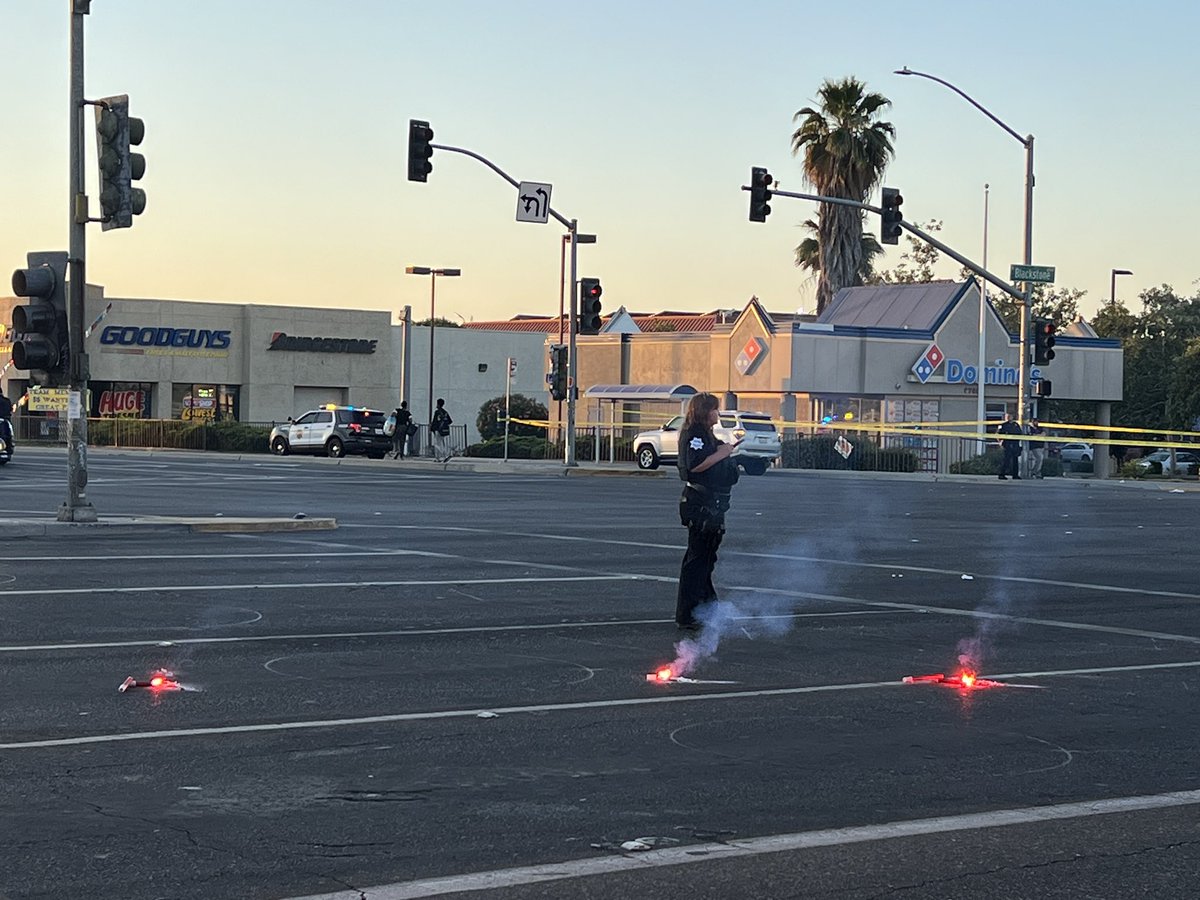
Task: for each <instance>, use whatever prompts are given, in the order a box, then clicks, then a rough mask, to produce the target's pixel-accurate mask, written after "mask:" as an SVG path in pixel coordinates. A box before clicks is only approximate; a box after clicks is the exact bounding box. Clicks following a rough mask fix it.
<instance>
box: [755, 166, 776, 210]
mask: <svg viewBox="0 0 1200 900" xmlns="http://www.w3.org/2000/svg"><path fill="white" fill-rule="evenodd" d="M774 183H775V179H774V178H772V177H771V173H770V172H768V171H767V170H766V169H764V168H763V167H762V166H754V167H753V168H751V169H750V221H751V222H765V221H767V216H769V215H770V214H771V204H770V203H768V202H767V201H768V200H770V199H771V191H770V188H771V185H772V184H774Z"/></svg>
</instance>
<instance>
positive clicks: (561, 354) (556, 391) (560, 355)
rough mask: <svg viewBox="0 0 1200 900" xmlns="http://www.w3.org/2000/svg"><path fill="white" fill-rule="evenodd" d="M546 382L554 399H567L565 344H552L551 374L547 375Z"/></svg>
mask: <svg viewBox="0 0 1200 900" xmlns="http://www.w3.org/2000/svg"><path fill="white" fill-rule="evenodd" d="M546 382H547V383H548V384H549V385H550V396H551V397H552V398H553V399H555V400H566V399H567V348H566V346H565V345H563V344H552V345H551V346H550V374H548V375H547V376H546Z"/></svg>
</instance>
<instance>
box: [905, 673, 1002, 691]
mask: <svg viewBox="0 0 1200 900" xmlns="http://www.w3.org/2000/svg"><path fill="white" fill-rule="evenodd" d="M901 680H902V681H903V682H904V683H905V684H940V685H942V686H943V687H954V688H960V689H962V690H964V691H974V690H980V689H982V688H996V687H1007V685H1006V684H1005V683H1004V682H1003V681H992V680H990V679H987V678H980V677H979V675H978V674H976V673H975V672H971V671H967V670H964V671H962V672H959V673H958V674H957V675H946V674H944V673H942V672H936V673H934V674H932V675H905V676H904V678H903V679H901Z"/></svg>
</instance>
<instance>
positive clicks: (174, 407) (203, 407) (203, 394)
mask: <svg viewBox="0 0 1200 900" xmlns="http://www.w3.org/2000/svg"><path fill="white" fill-rule="evenodd" d="M238 393H239V391H238V385H236V384H175V385H172V387H171V418H173V419H207V420H215V421H222V420H230V421H237V418H238V413H239V411H240V410H239V403H238Z"/></svg>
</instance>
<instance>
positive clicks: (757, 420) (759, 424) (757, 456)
mask: <svg viewBox="0 0 1200 900" xmlns="http://www.w3.org/2000/svg"><path fill="white" fill-rule="evenodd" d="M719 415H720V417H721V421H720V423H719V424H717V425H714V426H713V434H715V435H716V437H717V440H719V441H724V442H725V443H727V444H732V443H734V442H735V441H741V442H742V445H741V446H740V447H738V449H737V452H736V453H735V454H734V455H733V459H734V461H735V462H736V463H737V464H738V465H739V466H741V467H742V468H743V469H745V470H746V474H747V475H762V474H763V473H764V472H766V471H767V468H768V467H769V466H770V465H771V463H772V461H773V460H774V459H775V458H776V457H777V456H779V453H780V451H781V450H782V449H783V442H782V440H781V439H780V437H779V432H778V431H776V430H775V423H774V422H772V421H771V417H770V416H768V415H767V414H766V413H761V412H749V411H747V410H741V409H730V410H722V411H721V412H720V413H719ZM681 428H683V416H676V417H675V418H673V419H671V420H670V421H669V422H667V424H665V425H663V427H662V428H656V429H654V430H653V431H643V432H642V433H641V434H639V435H638V436H637V437H635V438H634V439H633V450H634V454H635V457H636V459H637V464H638V468H639V469H657V468H658V466H659V464H660V463H664V462H665V463H673V462H675V461H676V459H678V457H679V431H680V429H681Z"/></svg>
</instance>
